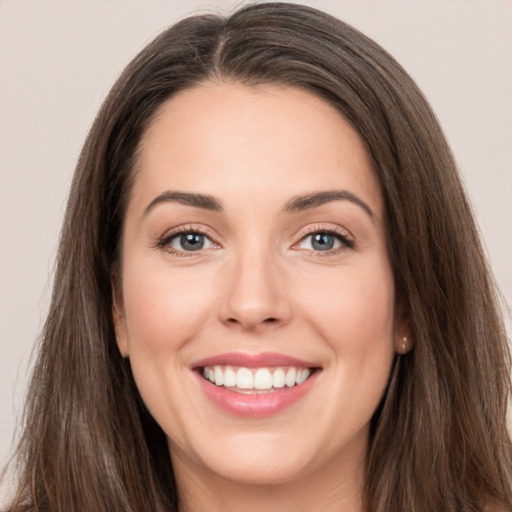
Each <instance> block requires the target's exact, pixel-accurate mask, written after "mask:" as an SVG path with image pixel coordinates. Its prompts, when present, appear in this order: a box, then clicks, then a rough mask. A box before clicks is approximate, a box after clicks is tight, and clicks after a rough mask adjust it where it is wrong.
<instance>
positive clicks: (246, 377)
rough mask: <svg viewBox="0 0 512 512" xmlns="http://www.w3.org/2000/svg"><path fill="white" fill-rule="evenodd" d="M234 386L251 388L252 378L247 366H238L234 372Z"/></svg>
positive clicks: (252, 384)
mask: <svg viewBox="0 0 512 512" xmlns="http://www.w3.org/2000/svg"><path fill="white" fill-rule="evenodd" d="M236 387H237V388H240V389H252V388H253V387H254V378H253V376H252V372H251V370H249V369H248V368H239V369H238V371H237V372H236Z"/></svg>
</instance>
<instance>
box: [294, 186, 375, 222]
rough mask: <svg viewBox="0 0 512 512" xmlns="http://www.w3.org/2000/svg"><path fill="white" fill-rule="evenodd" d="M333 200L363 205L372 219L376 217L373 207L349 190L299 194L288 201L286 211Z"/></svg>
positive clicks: (308, 207) (316, 205)
mask: <svg viewBox="0 0 512 512" xmlns="http://www.w3.org/2000/svg"><path fill="white" fill-rule="evenodd" d="M332 201H350V202H351V203H353V204H355V205H357V206H359V207H361V208H362V209H363V210H364V211H365V212H366V213H367V214H368V215H369V216H370V217H371V218H372V219H373V217H374V213H373V211H372V209H371V208H370V207H369V206H368V205H367V204H366V203H365V202H364V201H363V200H362V199H360V198H359V197H357V196H356V195H355V194H352V192H349V191H348V190H326V191H323V192H315V193H314V194H308V195H305V196H297V197H294V198H292V199H291V200H290V201H289V202H288V203H287V205H286V206H285V209H284V211H285V212H287V213H292V212H298V211H304V210H309V209H311V208H317V207H318V206H322V205H323V204H326V203H330V202H332Z"/></svg>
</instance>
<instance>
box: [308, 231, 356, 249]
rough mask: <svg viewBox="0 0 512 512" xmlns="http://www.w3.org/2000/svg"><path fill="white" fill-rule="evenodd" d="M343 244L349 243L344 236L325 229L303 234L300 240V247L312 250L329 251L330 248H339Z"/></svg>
mask: <svg viewBox="0 0 512 512" xmlns="http://www.w3.org/2000/svg"><path fill="white" fill-rule="evenodd" d="M343 245H349V244H348V243H347V240H346V239H345V237H343V236H341V235H338V234H334V233H329V232H326V231H319V232H316V233H311V234H310V235H307V236H305V237H304V238H303V239H302V241H301V244H300V248H301V249H309V250H312V251H330V250H332V249H339V248H340V247H342V246H343Z"/></svg>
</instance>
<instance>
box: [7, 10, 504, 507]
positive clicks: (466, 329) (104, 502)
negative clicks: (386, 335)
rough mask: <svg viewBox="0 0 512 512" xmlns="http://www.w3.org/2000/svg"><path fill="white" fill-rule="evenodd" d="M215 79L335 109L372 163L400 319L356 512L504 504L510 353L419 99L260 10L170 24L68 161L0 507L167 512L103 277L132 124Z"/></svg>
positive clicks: (384, 68) (173, 500)
mask: <svg viewBox="0 0 512 512" xmlns="http://www.w3.org/2000/svg"><path fill="white" fill-rule="evenodd" d="M212 78H215V79H221V80H225V81H230V80H231V81H236V82H241V83H244V84H248V85H255V84H267V83H277V84H285V85H289V86H293V87H299V88H302V89H304V90H307V91H309V92H311V93H313V94H315V95H318V96H319V97H321V98H323V99H325V100H326V101H327V102H329V103H330V104H332V105H334V106H335V107H336V108H337V109H338V110H339V112H340V113H341V115H342V116H343V117H344V118H345V119H347V120H348V121H349V122H350V123H351V124H352V125H353V126H354V128H355V129H356V130H357V131H358V133H359V134H360V136H361V137H362V139H363V141H364V143H365V144H366V147H367V150H368V153H369V154H370V156H371V158H372V159H373V163H374V168H375V172H376V175H377V177H378V180H379V183H380V186H381V190H382V194H383V197H384V201H385V214H386V226H387V234H388V235H387V236H388V246H389V255H390V260H391V265H392V269H393V273H394V280H395V286H396V296H397V309H398V311H400V314H401V315H403V317H404V318H405V319H406V320H407V323H408V326H409V329H410V332H411V337H412V338H413V340H414V349H413V350H412V351H410V352H409V353H408V354H407V355H405V356H397V359H396V361H395V364H394V366H393V370H392V374H391V376H390V381H389V385H388V389H387V392H386V395H385V397H384V399H383V401H382V403H381V404H380V406H379V408H378V410H377V411H376V412H375V414H374V416H373V418H372V425H371V439H370V446H369V450H368V456H367V464H366V481H365V482H366V483H365V489H364V492H365V502H366V507H367V509H368V511H371V512H396V511H414V512H427V511H428V512H431V511H433V510H436V511H437V510H443V511H446V512H456V511H457V512H462V511H464V512H469V511H482V510H483V509H484V505H485V504H495V505H496V506H498V507H500V508H501V509H503V510H512V488H511V482H512V447H511V441H510V438H509V435H508V433H507V429H506V412H507V402H508V399H509V396H510V379H509V368H510V356H509V352H508V345H507V339H506V336H505V332H504V328H503V325H502V322H501V320H500V316H499V313H498V311H499V304H498V300H497V296H496V292H495V285H494V283H493V280H492V277H491V275H490V272H489V270H488V266H487V263H486V260H485V257H484V253H483V251H482V247H481V243H480V241H479V237H478V233H477V230H476V228H475V224H474V221H473V216H472V213H471V210H470V207H469V205H468V201H467V199H466V197H465V193H464V190H463V187H462V186H461V182H460V179H459V176H458V173H457V170H456V166H455V164H454V160H453V157H452V155H451V153H450V150H449V148H448V146H447V143H446V141H445V139H444V137H443V134H442V133H441V130H440V127H439V124H438V122H437V120H436V118H435V116H434V114H433V113H432V111H431V110H430V108H429V106H428V104H427V102H426V100H425V99H424V97H423V96H422V94H421V92H420V91H419V90H418V88H417V86H416V85H415V84H414V82H413V81H412V80H411V78H410V77H409V76H408V75H407V74H406V73H405V71H404V70H403V69H402V68H401V67H400V65H399V64H398V63H397V62H396V61H395V60H394V59H393V58H392V57H390V56H389V55H388V54H387V53H386V52H385V51H384V50H383V49H382V48H380V47H379V46H378V45H377V44H375V43H374V42H373V41H371V40H369V39H368V38H367V37H365V36H364V35H362V34H361V33H359V32H358V31H356V30H354V29H353V28H351V27H349V26H347V25H346V24H344V23H342V22H340V21H339V20H336V19H334V18H332V17H330V16H328V15H327V14H324V13H322V12H319V11H317V10H315V9H312V8H309V7H304V6H298V5H292V4H285V3H282V4H281V3H268V4H265V3H263V4H256V5H249V6H246V7H244V8H242V9H240V10H238V11H236V12H235V13H234V14H232V15H231V16H230V17H227V18H222V17H219V16H194V17H190V18H188V19H185V20H183V21H181V22H179V23H177V24H176V25H174V26H172V27H171V28H169V29H168V30H166V31H165V32H163V33H162V34H161V35H160V36H158V37H157V38H156V39H155V40H154V41H153V42H152V43H151V44H149V45H148V46H147V47H146V48H145V49H144V50H143V51H142V52H141V53H140V54H139V55H138V56H137V57H136V58H135V59H134V60H133V61H132V62H131V63H130V64H129V65H128V67H127V68H126V70H125V71H124V72H123V74H122V76H121V77H120V78H119V80H118V81H117V83H116V84H115V86H114V87H113V89H112V91H111V92H110V94H109V95H108V97H107V99H106V100H105V102H104V104H103V106H102V108H101V110H100V112H99V114H98V116H97V118H96V120H95V122H94V125H93V127H92V129H91V131H90V133H89V136H88V138H87V141H86V143H85V145H84V148H83V150H82V153H81V156H80V159H79V162H78V166H77V169H76V173H75V177H74V180H73V184H72V188H71V193H70V197H69V202H68V207H67V211H66V217H65V222H64V226H63V230H62V234H61V240H60V249H59V255H58V262H57V267H56V275H55V284H54V289H53V297H52V303H51V307H50V312H49V315H48V318H47V320H46V323H45V326H44V330H43V332H42V335H41V341H40V347H39V355H38V359H37V362H36V365H35V369H34V373H33V377H32V381H31V386H30V388H29V392H28V398H27V403H26V410H25V417H24V420H25V431H24V433H23V436H22V438H21V442H20V444H19V447H18V451H17V463H18V474H17V481H18V488H17V492H16V495H15V497H14V499H13V501H12V510H13V511H21V510H37V511H46V512H55V511H65V512H73V511H76V512H86V511H95V512H97V511H103V510H105V511H106V510H108V511H109V512H115V511H123V512H126V511H134V512H141V511H146V510H148V511H149V510H151V511H155V512H157V511H161V512H163V511H171V510H177V506H178V503H177V490H176V487H175V484H174V477H173V470H172V466H171V461H170V456H169V453H168V448H167V443H166V440H165V435H164V433H163V432H162V430H161V429H160V427H159V426H158V425H157V424H156V423H155V421H154V420H153V419H152V418H151V416H150V415H149V414H148V412H147V410H146V408H145V406H144V404H143V403H142V401H141V399H140V397H139V394H138V392H137V389H136V387H135V384H134V381H133V378H132V375H131V371H130V367H129V363H128V362H127V361H125V360H123V359H122V358H121V356H120V354H119V352H118V349H117V346H116V343H115V333H114V328H113V323H112V316H111V311H112V278H113V274H114V273H115V269H116V266H117V263H118V261H119V257H120V254H119V246H120V237H121V228H122V223H123V215H124V211H125V208H126V203H127V198H128V195H129V192H130V186H131V182H132V178H133V164H134V160H135V158H136V155H137V148H138V145H139V142H140V140H141V136H142V135H143V133H144V131H145V129H146V128H147V126H148V124H149V123H150V122H151V120H152V119H153V117H154V115H155V113H156V112H157V110H158V108H159V107H160V106H161V105H162V103H163V102H164V101H166V100H167V99H169V98H170V97H171V96H172V95H174V94H176V92H177V91H180V90H183V89H186V88H188V87H191V86H193V85H195V84H197V83H201V82H204V81H207V80H210V79H212Z"/></svg>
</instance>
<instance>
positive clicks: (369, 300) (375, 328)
mask: <svg viewBox="0 0 512 512" xmlns="http://www.w3.org/2000/svg"><path fill="white" fill-rule="evenodd" d="M386 261H387V260H386ZM386 261H381V260H377V261H376V262H374V263H373V264H372V265H369V266H362V267H356V266H354V267H349V266H347V267H345V268H343V269H341V270H339V269H336V271H334V272H332V273H331V274H330V275H324V276H323V277H322V278H321V279H316V280H315V281H313V282H312V283H311V285H312V288H311V287H310V289H309V294H308V296H303V300H302V310H303V312H304V315H305V316H306V317H308V319H309V322H310V323H311V324H312V325H314V326H315V328H316V330H317V331H318V332H320V333H321V334H322V336H323V338H324V339H325V340H326V341H327V343H328V344H329V345H330V347H331V349H332V350H333V351H335V352H336V355H337V357H343V356H345V355H347V356H348V355H350V356H351V358H349V359H350V360H351V361H354V362H357V361H358V360H359V359H361V360H363V359H364V360H365V362H366V363H370V362H371V360H373V359H374V360H375V361H376V362H378V361H379V357H380V360H381V361H384V362H386V364H387V361H388V360H389V358H390V357H391V355H392V353H393V331H394V284H393V279H392V275H391V271H390V269H389V265H388V264H387V263H386ZM383 356H385V357H384V359H383V358H382V357H383Z"/></svg>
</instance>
